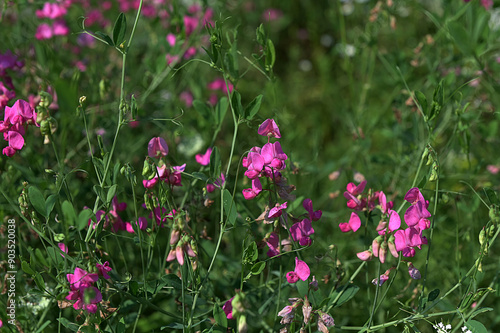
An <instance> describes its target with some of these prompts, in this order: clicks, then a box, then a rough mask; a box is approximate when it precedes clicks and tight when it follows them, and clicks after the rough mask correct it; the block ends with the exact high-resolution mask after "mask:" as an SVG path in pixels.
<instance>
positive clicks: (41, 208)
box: [28, 186, 48, 217]
mask: <svg viewBox="0 0 500 333" xmlns="http://www.w3.org/2000/svg"><path fill="white" fill-rule="evenodd" d="M28 196H29V198H30V202H31V204H32V205H33V208H35V210H36V211H37V212H38V213H39V214H41V215H42V216H44V217H48V215H47V207H46V205H45V199H44V197H43V194H42V192H40V190H39V189H38V188H36V187H35V186H30V187H29V188H28Z"/></svg>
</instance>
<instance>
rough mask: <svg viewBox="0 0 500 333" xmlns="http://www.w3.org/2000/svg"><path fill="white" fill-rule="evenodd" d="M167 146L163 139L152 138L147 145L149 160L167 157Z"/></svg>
mask: <svg viewBox="0 0 500 333" xmlns="http://www.w3.org/2000/svg"><path fill="white" fill-rule="evenodd" d="M167 154H168V146H167V143H166V142H165V139H163V138H160V137H155V138H152V139H151V140H150V141H149V143H148V156H149V157H151V158H159V157H162V156H167Z"/></svg>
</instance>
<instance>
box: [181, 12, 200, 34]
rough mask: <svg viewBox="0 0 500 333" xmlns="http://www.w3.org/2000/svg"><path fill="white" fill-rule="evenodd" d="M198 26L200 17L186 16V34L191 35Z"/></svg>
mask: <svg viewBox="0 0 500 333" xmlns="http://www.w3.org/2000/svg"><path fill="white" fill-rule="evenodd" d="M197 27H198V19H197V18H196V17H191V16H187V15H186V16H184V29H185V31H186V36H189V35H191V33H193V31H194V30H195V29H196V28H197Z"/></svg>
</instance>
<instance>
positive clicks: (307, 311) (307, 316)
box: [302, 296, 312, 325]
mask: <svg viewBox="0 0 500 333" xmlns="http://www.w3.org/2000/svg"><path fill="white" fill-rule="evenodd" d="M311 311H312V306H311V304H310V303H309V300H308V299H307V296H306V297H305V299H304V305H302V314H303V315H304V325H307V324H308V323H309V320H311Z"/></svg>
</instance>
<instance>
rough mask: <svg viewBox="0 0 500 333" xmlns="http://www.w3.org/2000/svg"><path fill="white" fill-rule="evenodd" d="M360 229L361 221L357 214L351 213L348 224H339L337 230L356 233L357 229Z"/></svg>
mask: <svg viewBox="0 0 500 333" xmlns="http://www.w3.org/2000/svg"><path fill="white" fill-rule="evenodd" d="M360 227H361V220H360V219H359V216H358V214H356V213H354V212H352V213H351V218H350V219H349V222H346V223H339V228H340V231H342V232H349V231H352V232H356V231H358V229H359V228H360Z"/></svg>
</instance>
